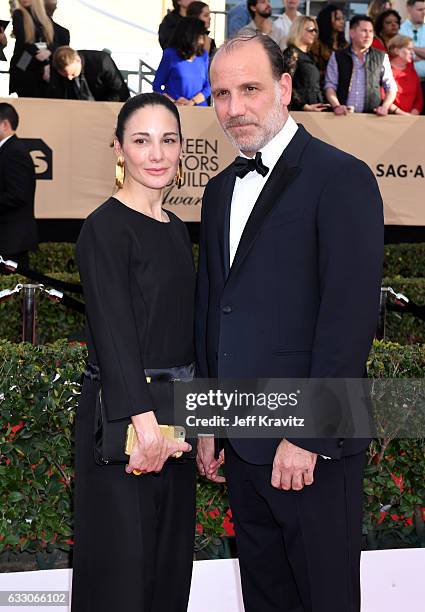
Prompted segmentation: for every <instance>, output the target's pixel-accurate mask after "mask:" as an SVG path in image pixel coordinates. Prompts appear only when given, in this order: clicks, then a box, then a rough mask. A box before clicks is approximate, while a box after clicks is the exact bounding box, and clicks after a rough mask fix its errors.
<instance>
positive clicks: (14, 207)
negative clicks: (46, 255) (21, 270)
mask: <svg viewBox="0 0 425 612" xmlns="http://www.w3.org/2000/svg"><path fill="white" fill-rule="evenodd" d="M34 195H35V170H34V164H33V161H32V159H31V156H30V154H29V153H28V151H27V149H26V148H25V147H24V145H23V144H22V143H21V141H20V140H19V138H18V137H17V136H12V137H11V138H9V140H8V141H7V142H5V143H4V145H3V146H2V147H0V254H1V255H3V254H8V255H12V254H17V253H20V252H21V251H27V250H28V249H32V248H34V247H35V246H36V245H37V225H36V221H35V219H34Z"/></svg>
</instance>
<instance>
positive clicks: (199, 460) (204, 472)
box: [196, 436, 226, 483]
mask: <svg viewBox="0 0 425 612" xmlns="http://www.w3.org/2000/svg"><path fill="white" fill-rule="evenodd" d="M223 463H224V450H221V451H220V455H219V458H218V460H217V459H215V457H214V437H213V436H202V437H201V438H198V453H197V455H196V464H197V466H198V471H199V473H200V474H201V476H206V478H208V480H212V481H213V482H217V483H223V482H226V479H225V478H224V477H223V476H219V475H218V470H219V468H220V466H221V465H222V464H223Z"/></svg>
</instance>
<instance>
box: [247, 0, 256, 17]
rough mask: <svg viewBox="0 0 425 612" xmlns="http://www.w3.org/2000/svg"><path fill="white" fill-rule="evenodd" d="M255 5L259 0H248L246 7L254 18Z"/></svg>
mask: <svg viewBox="0 0 425 612" xmlns="http://www.w3.org/2000/svg"><path fill="white" fill-rule="evenodd" d="M253 6H257V0H247V3H246V8H247V9H248V12H249V14H250V15H251V17H252V19H254V17H255V11H253V10H252V7H253Z"/></svg>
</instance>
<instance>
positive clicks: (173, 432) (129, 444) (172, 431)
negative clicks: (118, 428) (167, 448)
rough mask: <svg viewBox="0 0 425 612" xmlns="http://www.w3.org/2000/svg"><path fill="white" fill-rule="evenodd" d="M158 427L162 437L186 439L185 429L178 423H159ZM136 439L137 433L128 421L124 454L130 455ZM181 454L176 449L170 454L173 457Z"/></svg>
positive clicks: (176, 457)
mask: <svg viewBox="0 0 425 612" xmlns="http://www.w3.org/2000/svg"><path fill="white" fill-rule="evenodd" d="M159 429H160V430H161V434H162V435H163V436H164V438H168V439H169V440H179V441H180V442H184V441H185V439H186V430H185V428H184V427H181V426H180V425H160V426H159ZM136 440H137V434H136V431H135V429H134V427H133V424H132V423H130V424H129V425H128V427H127V437H126V440H125V454H126V455H130V454H131V451H132V450H133V446H134V444H135V442H136ZM182 455H183V452H182V451H177V452H176V453H174V455H172V457H174V458H175V459H179V457H181V456H182Z"/></svg>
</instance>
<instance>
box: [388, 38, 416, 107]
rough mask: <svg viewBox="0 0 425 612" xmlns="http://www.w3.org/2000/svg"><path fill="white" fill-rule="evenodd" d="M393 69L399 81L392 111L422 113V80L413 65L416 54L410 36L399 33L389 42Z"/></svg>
mask: <svg viewBox="0 0 425 612" xmlns="http://www.w3.org/2000/svg"><path fill="white" fill-rule="evenodd" d="M388 53H389V56H390V62H391V69H392V71H393V75H394V79H395V81H396V83H397V96H396V99H395V100H394V102H393V104H392V106H391V108H390V112H393V113H394V114H396V115H420V114H421V112H422V108H423V95H422V88H421V82H420V80H419V77H418V75H417V73H416V70H415V68H414V66H413V58H414V56H415V52H414V48H413V40H412V39H411V38H410V36H402V35H401V34H397V36H394V37H393V38H391V40H390V42H389V44H388Z"/></svg>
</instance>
